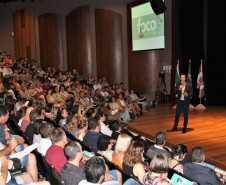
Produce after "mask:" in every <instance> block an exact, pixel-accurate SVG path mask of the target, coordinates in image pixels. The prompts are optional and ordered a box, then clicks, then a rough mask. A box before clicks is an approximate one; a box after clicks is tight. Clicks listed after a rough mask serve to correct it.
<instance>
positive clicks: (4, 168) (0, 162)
mask: <svg viewBox="0 0 226 185" xmlns="http://www.w3.org/2000/svg"><path fill="white" fill-rule="evenodd" d="M12 167H13V162H12V161H11V160H7V158H6V157H0V184H1V185H17V184H27V185H28V184H29V185H50V183H49V182H48V181H39V182H36V183H35V182H34V181H33V179H32V177H31V175H30V174H29V173H23V174H19V175H16V176H15V175H14V176H11V175H10V173H9V171H8V170H10V169H12Z"/></svg>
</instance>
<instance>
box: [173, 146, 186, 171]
mask: <svg viewBox="0 0 226 185" xmlns="http://www.w3.org/2000/svg"><path fill="white" fill-rule="evenodd" d="M172 151H173V155H172V158H170V159H169V167H170V168H172V169H174V170H176V171H178V172H180V173H183V165H182V164H180V162H181V161H182V160H183V159H184V158H185V156H186V153H187V147H186V146H185V145H183V144H178V145H176V146H174V147H173V148H172Z"/></svg>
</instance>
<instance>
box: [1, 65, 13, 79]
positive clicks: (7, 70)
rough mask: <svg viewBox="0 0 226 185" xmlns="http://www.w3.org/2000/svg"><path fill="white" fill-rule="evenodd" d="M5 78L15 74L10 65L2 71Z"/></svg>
mask: <svg viewBox="0 0 226 185" xmlns="http://www.w3.org/2000/svg"><path fill="white" fill-rule="evenodd" d="M2 72H3V76H11V75H12V74H13V71H12V69H11V68H10V67H9V64H7V63H6V64H5V66H4V67H3V69H2Z"/></svg>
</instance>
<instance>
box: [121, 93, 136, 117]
mask: <svg viewBox="0 0 226 185" xmlns="http://www.w3.org/2000/svg"><path fill="white" fill-rule="evenodd" d="M117 102H118V104H119V105H120V106H121V107H122V109H123V110H124V111H125V110H128V111H129V112H133V114H134V116H136V115H137V116H138V115H139V112H137V111H136V109H135V108H134V106H133V104H128V103H127V102H126V101H125V100H124V99H123V95H122V93H120V94H119V96H118V100H117Z"/></svg>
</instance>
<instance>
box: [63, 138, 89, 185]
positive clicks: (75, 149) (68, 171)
mask: <svg viewBox="0 0 226 185" xmlns="http://www.w3.org/2000/svg"><path fill="white" fill-rule="evenodd" d="M64 154H65V156H66V158H67V163H66V164H65V165H64V167H63V168H62V170H61V174H60V175H61V178H62V179H63V181H64V183H65V184H67V185H74V184H78V183H79V182H80V181H82V180H85V179H86V176H85V172H84V170H83V168H81V167H80V166H79V162H80V161H81V159H82V155H83V154H82V148H81V145H80V144H79V143H77V142H74V141H72V142H70V143H68V144H66V145H65V147H64Z"/></svg>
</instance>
